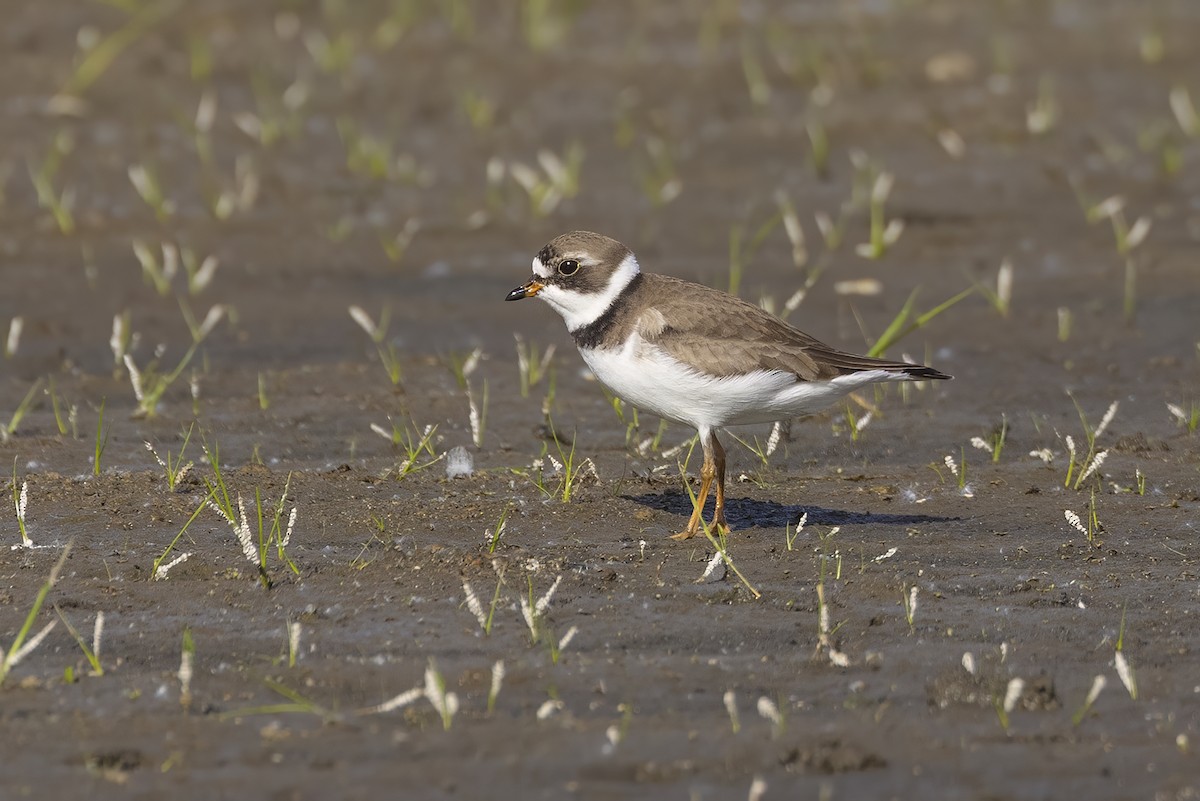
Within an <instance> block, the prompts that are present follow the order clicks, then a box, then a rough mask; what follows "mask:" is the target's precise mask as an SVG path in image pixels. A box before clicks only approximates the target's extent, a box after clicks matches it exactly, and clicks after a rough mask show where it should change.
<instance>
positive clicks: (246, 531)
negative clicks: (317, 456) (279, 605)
mask: <svg viewBox="0 0 1200 801" xmlns="http://www.w3.org/2000/svg"><path fill="white" fill-rule="evenodd" d="M204 452H205V455H206V456H208V461H209V464H210V465H211V466H212V470H213V478H212V480H211V481H210V480H209V479H204V485H205V487H206V488H207V489H208V494H209V497H208V499H206V501H205V503H206V504H207V506H208V507H209V508H210V509H212V510H213V511H215V512H216V513H217V514H218V515H220V516H221V517H222V518H223V519H224V520H225V522H226V523H228V524H229V527H230V528H231V529H232V530H233V533H234V536H235V537H237V541H238V544H239V545H241V548H242V555H243V556H245V557H246V561H248V562H249V563H250V564H251V565H253V566H254V568H255V571H256V572H257V574H258V579H259V582H260V583H261V584H262V585H263V588H264V589H271V587H272V586H273V582H272V580H271V577H270V575H269V574H268V573H267V569H266V559H267V553H268V552H269V549H270V547H271V546H272V545H274V546H275V549H276V554H277V557H278V559H279V561H281V562H283V563H284V564H285V565H287V567H288V568H289V569H290V570H291V571H292V572H293V573H294V574H296V575H299V574H300V570H299V568H297V567H296V565H295V564H293V563H292V561H291V559H290V558H289V557H288V556H287V546H288V544H289V543H290V542H291V538H292V531H293V529H294V528H295V526H296V513H297V507H295V506H293V507H292V510H291V513H290V514H289V515H288V517H287V522H286V524H285V523H284V512H285V511H286V504H287V499H288V494H289V492H290V491H291V485H292V474H291V473H288V477H287V481H286V482H285V483H284V487H283V492H282V493H281V494H280V497H279V501H278V502H277V503H276V505H275V507H274V511H273V513H272V515H271V518H270V525H269V526H268V525H267V524H266V522H265V518H266V515H265V512H266V511H269V508H264V506H263V501H262V496H261V493H260V491H259V489H258V488H257V487H255V489H254V512H255V515H254V518H255V523H256V525H254V526H252V525H251V523H250V520H249V519H248V518H247V516H246V507H245V504H244V503H243V501H242V496H241V495H240V494H239V495H238V496H237V510H236V512H235V510H234V505H233V501H232V500H231V498H230V496H229V489H228V487H227V486H226V484H225V478H224V475H223V474H222V473H221V466H220V453H219V451H218V449H217V446H216V444H215V443H214V444H213V446H212V448H211V449H210V448H209V446H208V443H207V441H206V442H205V444H204Z"/></svg>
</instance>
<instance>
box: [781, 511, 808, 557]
mask: <svg viewBox="0 0 1200 801" xmlns="http://www.w3.org/2000/svg"><path fill="white" fill-rule="evenodd" d="M807 522H808V512H805V513H804V514H802V515H800V519H799V520H797V521H796V527H795V528H792V524H791V523H787V524H786V525H785V526H784V528H783V536H784V539H785V541H786V542H787V549H788V550H789V551H794V550H796V548H795V546H796V540H797V539H798V538H799V537H800V532H802V531H804V524H805V523H807Z"/></svg>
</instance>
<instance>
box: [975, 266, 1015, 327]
mask: <svg viewBox="0 0 1200 801" xmlns="http://www.w3.org/2000/svg"><path fill="white" fill-rule="evenodd" d="M1012 287H1013V265H1012V260H1010V259H1009V258H1008V257H1005V259H1004V261H1002V262H1000V269H999V270H997V271H996V288H995V289H992V288H991V287H990V286H988V285H987V284H985V283H983V282H981V281H977V282H975V289H976V290H978V291H979V293H980V294H982V295H983V296H984V297H985V298H987V302H988V303H990V304H991V306H992V308H993V309H995V310H996V311H997V313H999V315H1000V316H1001V317H1008V316H1009V313H1010V312H1011V311H1012Z"/></svg>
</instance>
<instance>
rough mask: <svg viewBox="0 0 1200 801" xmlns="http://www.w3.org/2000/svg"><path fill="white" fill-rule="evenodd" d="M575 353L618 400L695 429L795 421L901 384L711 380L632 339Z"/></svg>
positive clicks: (855, 376) (763, 376)
mask: <svg viewBox="0 0 1200 801" xmlns="http://www.w3.org/2000/svg"><path fill="white" fill-rule="evenodd" d="M580 353H581V354H582V356H583V360H584V361H585V362H587V365H588V367H589V368H591V370H592V372H593V373H594V374H595V376H596V378H597V379H598V380H599V381H600V383H602V384H604V386H606V387H608V389H609V390H610V391H612V392H613V393H614V394H616V395H617V396H618V397H620V398H621V399H622V400H624V401H626V402H627V403H631V404H633V405H634V406H636V407H638V408H639V409H642V410H643V411H648V412H652V413H653V414H657V415H659V416H660V417H665V418H667V419H668V420H673V421H675V422H679V423H685V424H687V425H690V426H692V427H694V428H722V427H724V426H730V425H747V424H751V423H770V422H774V421H775V420H783V419H786V418H790V417H800V416H803V415H806V414H812V413H814V412H818V411H820V410H822V409H824V408H826V407H827V406H829V405H830V404H832V403H834V402H836V401H837V400H838V399H840V398H842V397H845V396H846V395H847V394H849V393H850V392H853V391H854V390H855V389H858V388H859V387H862V386H865V385H867V384H872V383H875V382H877V381H889V380H901V379H903V375H898V374H895V373H889V372H887V371H885V370H865V371H863V372H860V373H852V374H850V375H847V376H840V377H838V378H835V379H833V380H832V381H797V380H796V377H795V376H794V375H792V374H791V373H786V372H783V371H779V370H758V371H755V372H753V373H747V374H745V375H740V376H728V377H717V376H711V375H706V374H704V373H702V372H700V371H697V370H695V369H693V368H691V367H689V366H688V365H686V364H684V363H682V362H680V361H678V360H677V359H675V358H673V357H671V356H670V355H668V354H667V353H666V352H664V351H662V350H661V349H659V348H657V347H655V346H653V345H648V344H646V343H645V342H643V341H642V339H641V337H639V336H638V335H637V334H636V333H635V334H633V335H632V336H631V337H630V338H629V339H628V340H627V341H626V342H625V344H624V346H622V347H619V348H592V349H581V350H580Z"/></svg>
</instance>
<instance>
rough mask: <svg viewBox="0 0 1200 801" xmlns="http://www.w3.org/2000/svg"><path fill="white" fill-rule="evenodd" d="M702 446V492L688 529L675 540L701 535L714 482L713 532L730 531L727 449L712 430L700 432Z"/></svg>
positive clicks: (672, 536) (675, 537) (689, 520)
mask: <svg viewBox="0 0 1200 801" xmlns="http://www.w3.org/2000/svg"><path fill="white" fill-rule="evenodd" d="M700 446H701V447H702V448H703V449H704V464H703V465H702V466H701V467H700V492H699V493H698V494H697V495H696V505H695V506H694V507H693V508H692V516H691V518H689V519H688V524H687V528H685V529H684V530H683V531H681V532H679V533H678V534H672V535H671V539H673V540H686V539H691V538H692V537H694V536H696V535H697V534H699V533H700V528H701V523H702V520H703V515H704V504H705V502H706V501H707V500H708V493H709V491H710V490H711V489H712V485H713V483H714V482H715V483H716V485H717V503H716V508H715V509H714V510H713V522H712V529H711V530H712V532H713V533H714V534H717V533H719V532H721V531H729V524H728V523H726V522H725V449H724V448H722V447H721V443H720V442H719V441H718V440H717V435H716V432H714V431H711V430H710V431H701V432H700Z"/></svg>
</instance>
